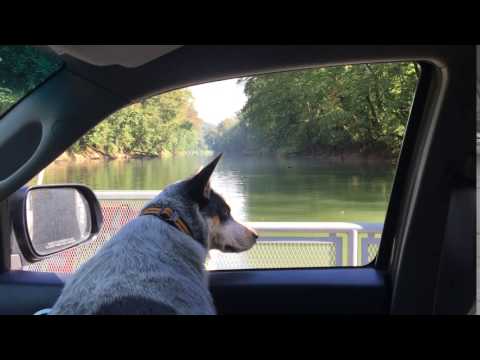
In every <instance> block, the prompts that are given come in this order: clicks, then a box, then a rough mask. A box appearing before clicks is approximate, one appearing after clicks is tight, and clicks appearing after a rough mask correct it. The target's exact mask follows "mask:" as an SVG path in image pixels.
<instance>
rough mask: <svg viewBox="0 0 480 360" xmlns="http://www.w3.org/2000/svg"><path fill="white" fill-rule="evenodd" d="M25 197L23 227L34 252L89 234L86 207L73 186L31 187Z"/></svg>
mask: <svg viewBox="0 0 480 360" xmlns="http://www.w3.org/2000/svg"><path fill="white" fill-rule="evenodd" d="M26 200H27V203H26V220H27V229H28V230H27V231H28V235H29V238H30V241H31V244H32V246H33V249H34V250H35V252H36V253H37V254H39V255H49V254H53V253H56V252H58V251H61V250H63V249H66V248H69V247H71V246H73V245H75V244H78V243H81V242H83V241H85V240H86V239H88V238H89V236H90V234H91V232H92V222H91V219H92V217H91V214H90V207H89V205H88V202H87V200H86V199H85V198H84V196H83V195H82V194H81V193H80V192H79V191H78V190H77V189H74V188H67V187H66V188H38V189H31V190H30V191H29V192H28V194H27V199H26Z"/></svg>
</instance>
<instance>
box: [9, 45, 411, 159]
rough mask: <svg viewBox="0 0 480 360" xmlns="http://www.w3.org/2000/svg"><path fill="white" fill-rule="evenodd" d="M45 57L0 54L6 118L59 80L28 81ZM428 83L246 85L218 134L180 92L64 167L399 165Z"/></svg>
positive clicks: (334, 73) (102, 134) (354, 72)
mask: <svg viewBox="0 0 480 360" xmlns="http://www.w3.org/2000/svg"><path fill="white" fill-rule="evenodd" d="M38 51H39V50H38V49H36V48H33V47H29V46H20V45H18V46H17V45H15V46H3V47H0V59H1V62H0V74H1V75H2V84H0V111H1V110H2V109H8V108H9V107H10V106H12V104H14V103H15V102H16V101H17V100H18V99H20V98H21V97H22V96H23V94H25V93H28V91H30V90H31V89H32V87H34V85H32V84H38V83H39V79H38V77H39V76H40V77H41V78H43V77H44V76H45V75H46V74H51V72H52V61H41V62H39V63H38V64H35V66H36V67H38V68H39V71H38V72H35V73H32V72H31V71H29V70H30V69H31V63H30V62H31V61H32V59H39V58H42V57H39V56H38V54H37V52H38ZM6 69H8V71H6ZM4 70H5V71H4ZM419 77H420V67H419V66H418V65H417V64H416V63H389V64H357V65H345V66H335V67H326V68H317V69H308V70H300V71H288V72H281V73H273V74H264V75H259V76H251V77H246V78H241V79H238V82H239V83H241V84H243V85H244V92H245V95H246V98H247V101H246V103H245V105H244V106H243V108H242V109H241V110H240V111H238V112H237V113H236V115H235V116H233V117H231V118H227V119H224V120H223V121H222V122H221V123H220V124H218V125H217V126H213V125H211V124H209V123H208V122H205V121H204V119H201V118H200V117H199V116H198V113H197V111H196V109H195V106H194V98H193V95H192V93H191V91H190V90H189V89H188V88H185V89H180V90H174V91H171V92H168V93H164V94H161V95H158V96H154V97H151V98H148V99H144V100H141V101H140V102H138V103H134V104H130V105H129V106H127V107H125V108H123V109H121V110H119V111H117V112H116V113H114V114H112V115H110V116H109V117H108V118H106V119H105V120H104V121H102V122H101V123H99V124H98V125H97V126H96V127H95V128H94V129H92V130H90V131H89V132H87V133H86V134H85V135H84V136H83V137H82V138H81V139H80V140H79V141H77V142H76V143H75V144H74V145H72V146H71V147H70V148H69V149H68V150H67V151H66V152H65V153H63V154H62V155H61V156H60V157H59V158H58V159H57V160H56V162H62V161H78V162H86V161H99V160H114V159H115V160H120V159H124V160H128V159H155V158H168V157H175V156H181V155H185V154H196V155H198V154H208V153H209V152H214V153H219V152H223V153H225V154H232V155H237V156H238V155H243V156H254V157H258V156H270V157H290V158H291V157H312V158H319V159H325V160H327V161H333V162H362V161H367V162H395V161H396V159H397V158H398V155H399V152H400V148H401V144H402V141H403V137H404V134H405V129H406V123H407V120H408V116H409V113H410V108H411V104H412V100H413V96H414V93H415V88H416V84H417V82H418V79H419ZM219 101H221V99H219ZM207 120H208V119H207Z"/></svg>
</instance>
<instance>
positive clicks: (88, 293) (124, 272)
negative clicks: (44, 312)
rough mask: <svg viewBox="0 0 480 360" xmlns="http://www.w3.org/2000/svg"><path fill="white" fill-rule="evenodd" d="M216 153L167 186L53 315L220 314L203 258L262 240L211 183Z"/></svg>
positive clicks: (72, 286)
mask: <svg viewBox="0 0 480 360" xmlns="http://www.w3.org/2000/svg"><path fill="white" fill-rule="evenodd" d="M221 156H222V154H220V155H218V156H217V157H216V158H215V159H214V160H213V161H211V162H210V163H209V164H208V165H206V166H205V167H204V168H202V169H201V170H199V172H198V173H197V174H196V175H194V176H192V177H190V178H188V179H186V180H183V181H179V182H176V183H174V184H171V185H169V186H167V187H166V188H165V189H164V190H163V191H162V192H161V193H160V194H159V195H158V196H157V197H155V198H154V199H153V200H152V201H151V202H149V203H148V204H147V205H146V206H145V207H144V208H143V209H142V211H141V213H140V215H139V216H138V217H136V218H135V219H133V220H131V221H130V222H129V223H127V224H126V225H125V226H124V227H123V228H122V229H121V230H120V231H119V232H118V233H117V234H116V235H115V236H114V237H112V238H111V239H110V240H109V241H108V242H107V243H106V244H105V245H104V246H103V247H102V248H101V249H100V250H99V252H98V253H97V254H96V255H95V256H93V257H92V258H91V259H89V260H88V261H87V262H86V263H84V264H83V265H82V266H81V267H80V268H79V269H78V271H77V272H76V273H75V274H74V275H73V276H72V278H70V279H69V280H68V281H67V283H66V285H65V287H64V289H63V291H62V293H61V294H60V296H59V298H58V300H57V302H56V303H55V305H54V306H53V308H52V310H51V312H50V315H61V314H78V315H87V314H91V315H122V314H125V315H127V314H128V315H147V314H171V315H173V314H178V315H188V314H198V315H201V314H205V315H213V314H216V308H215V305H214V302H213V300H212V297H211V294H210V291H209V289H208V280H207V276H206V270H205V265H204V264H205V260H206V257H207V254H208V250H210V249H218V250H220V251H223V252H242V251H246V250H248V249H250V248H251V247H252V246H253V245H254V244H255V242H256V239H257V238H258V235H257V233H256V232H255V230H253V229H251V228H249V227H248V226H246V225H243V224H241V223H239V222H237V221H236V220H234V219H233V217H232V214H231V211H230V210H231V209H230V207H229V206H228V204H227V203H226V202H225V200H224V199H223V197H222V196H221V195H219V194H218V193H217V192H215V191H214V190H213V189H211V187H210V177H211V175H212V173H213V171H214V170H215V167H216V165H217V163H218V161H219V160H220V158H221Z"/></svg>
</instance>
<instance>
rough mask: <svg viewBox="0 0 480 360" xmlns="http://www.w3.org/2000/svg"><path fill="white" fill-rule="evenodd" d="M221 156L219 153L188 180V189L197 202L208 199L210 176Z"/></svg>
mask: <svg viewBox="0 0 480 360" xmlns="http://www.w3.org/2000/svg"><path fill="white" fill-rule="evenodd" d="M221 157H222V153H220V154H219V155H218V156H217V157H216V158H215V159H213V160H212V161H211V162H210V163H209V164H208V165H206V166H204V167H203V168H202V169H200V170H199V171H198V173H197V174H196V175H194V176H193V177H192V178H191V179H190V180H189V181H188V191H189V194H190V196H191V197H192V199H193V200H194V201H196V202H198V203H203V202H205V201H208V200H209V199H210V177H211V176H212V174H213V171H214V170H215V167H216V166H217V163H218V161H219V160H220V158H221Z"/></svg>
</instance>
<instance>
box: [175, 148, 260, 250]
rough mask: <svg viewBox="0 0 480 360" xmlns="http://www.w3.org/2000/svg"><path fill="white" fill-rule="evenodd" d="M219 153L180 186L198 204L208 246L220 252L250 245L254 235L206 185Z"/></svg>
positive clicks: (255, 236)
mask: <svg viewBox="0 0 480 360" xmlns="http://www.w3.org/2000/svg"><path fill="white" fill-rule="evenodd" d="M221 156H222V154H220V155H218V156H217V157H216V158H215V159H214V160H213V161H212V162H210V163H209V164H208V165H206V166H205V167H203V168H202V169H201V170H200V171H199V172H198V173H197V174H196V175H194V176H193V177H191V178H190V179H187V180H186V181H185V182H184V186H185V188H186V189H187V193H188V196H189V197H190V199H191V200H192V201H193V202H194V203H196V204H198V207H199V212H200V214H201V216H202V217H203V218H204V220H205V221H206V223H207V226H208V248H209V249H218V250H220V251H223V252H241V251H245V250H248V249H250V248H251V247H252V246H253V245H254V244H255V242H256V239H257V238H258V235H257V233H256V232H255V230H253V229H251V228H249V227H248V226H246V225H244V224H241V223H239V222H238V221H236V220H235V219H234V218H233V217H232V214H231V212H230V206H228V204H227V203H226V202H225V200H224V199H223V197H222V196H221V195H219V194H218V193H217V192H215V191H214V190H213V189H212V188H211V187H210V177H211V176H212V174H213V171H214V170H215V167H216V166H217V163H218V161H219V160H220V158H221Z"/></svg>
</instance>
